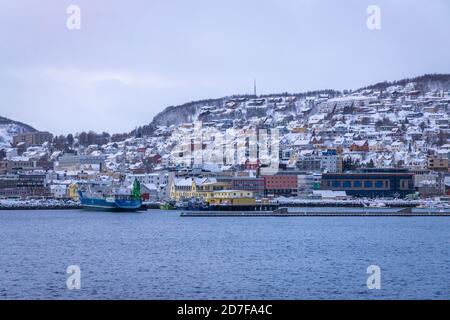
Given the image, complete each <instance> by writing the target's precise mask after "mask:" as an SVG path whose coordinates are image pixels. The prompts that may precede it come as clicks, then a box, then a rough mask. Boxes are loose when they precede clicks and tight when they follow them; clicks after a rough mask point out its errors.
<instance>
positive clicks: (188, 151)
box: [0, 75, 450, 206]
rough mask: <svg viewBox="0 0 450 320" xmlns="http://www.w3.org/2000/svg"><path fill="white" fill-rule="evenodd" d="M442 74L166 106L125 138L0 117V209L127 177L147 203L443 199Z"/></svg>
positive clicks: (449, 148)
mask: <svg viewBox="0 0 450 320" xmlns="http://www.w3.org/2000/svg"><path fill="white" fill-rule="evenodd" d="M449 79H450V76H448V75H439V76H438V75H429V76H423V77H419V78H416V79H411V80H410V81H399V82H395V83H381V84H378V85H374V86H371V87H367V88H364V89H359V90H356V91H344V92H337V91H332V90H324V91H317V92H313V93H307V94H299V95H290V94H280V95H269V96H257V95H256V88H255V94H254V95H252V96H236V97H229V98H223V99H219V100H215V101H209V100H205V101H203V102H197V103H194V104H193V105H190V106H180V107H176V108H173V107H171V108H168V111H165V112H166V113H164V112H163V113H162V114H160V115H159V118H158V117H157V118H155V119H156V120H158V121H156V120H155V121H154V122H153V123H152V124H151V125H148V126H144V127H139V128H136V129H135V130H133V131H132V132H131V133H128V134H113V135H110V134H109V133H100V134H98V133H94V132H87V133H86V132H82V133H78V134H69V135H67V136H64V135H60V136H53V135H52V134H51V133H49V132H43V131H36V130H31V129H30V128H29V127H28V126H22V124H20V123H16V122H7V121H6V120H4V121H3V122H1V121H0V126H1V129H0V134H1V133H3V135H4V136H5V137H3V138H2V139H0V143H1V144H0V198H1V200H0V205H3V206H5V205H8V204H9V203H14V201H22V202H23V201H25V200H30V201H31V200H33V199H34V200H39V199H40V201H50V200H52V201H55V200H58V201H73V202H74V203H76V202H77V201H78V193H77V190H79V189H80V188H83V187H86V186H88V185H89V186H90V187H91V188H98V189H102V188H106V187H107V186H109V185H111V184H113V183H120V184H122V185H123V186H124V187H125V188H128V190H130V192H131V188H132V184H133V182H134V181H135V180H137V181H139V182H140V185H141V189H140V190H141V197H142V200H143V201H144V203H153V204H156V203H159V204H164V203H175V202H178V203H179V202H183V201H186V200H189V199H194V198H195V199H200V200H203V201H206V202H208V203H209V204H231V205H233V204H236V205H240V204H253V203H257V202H264V201H267V202H274V201H275V202H276V201H284V202H296V201H297V202H298V201H316V202H317V201H319V202H320V201H353V202H354V201H355V200H356V201H357V200H358V199H360V200H361V199H364V200H367V201H372V202H373V201H378V203H379V200H380V199H381V200H383V199H384V200H385V201H389V200H391V201H395V200H401V201H422V202H424V201H428V200H430V201H437V202H438V203H446V202H447V199H448V198H449V197H450V173H449V161H450V141H449V137H450V136H449V132H450V117H449V114H450V90H449V87H448V86H445V85H442V83H444V84H448V83H450V82H449ZM167 112H168V113H167ZM2 119H5V118H2ZM161 119H162V120H161ZM172 120H173V121H172ZM211 132H212V133H211ZM249 132H253V133H254V134H255V139H253V137H252V136H251V135H249V134H248V133H249ZM261 132H263V133H265V136H268V137H269V138H267V139H266V140H267V141H269V143H266V142H264V141H263V142H261V140H260V139H261V137H263V136H264V134H261ZM275 132H276V138H274V137H273V136H272V137H271V138H270V136H271V134H273V133H275ZM8 133H9V134H10V137H9V136H8ZM12 133H13V134H12ZM230 133H233V134H230ZM219 136H220V139H219ZM8 139H10V141H9V140H8ZM270 140H271V141H270ZM225 145H227V146H231V147H230V148H229V150H227V152H225V153H224V152H223V150H224V149H225ZM269 169H270V170H269Z"/></svg>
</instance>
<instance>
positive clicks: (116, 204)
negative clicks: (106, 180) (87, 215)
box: [80, 198, 142, 211]
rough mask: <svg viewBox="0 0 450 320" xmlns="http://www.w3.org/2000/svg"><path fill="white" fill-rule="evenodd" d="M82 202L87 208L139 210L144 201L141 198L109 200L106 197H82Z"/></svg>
mask: <svg viewBox="0 0 450 320" xmlns="http://www.w3.org/2000/svg"><path fill="white" fill-rule="evenodd" d="M80 202H81V205H82V206H83V208H84V209H86V210H101V211H138V210H139V209H141V207H142V202H141V201H139V200H115V201H107V200H104V199H93V198H82V199H80Z"/></svg>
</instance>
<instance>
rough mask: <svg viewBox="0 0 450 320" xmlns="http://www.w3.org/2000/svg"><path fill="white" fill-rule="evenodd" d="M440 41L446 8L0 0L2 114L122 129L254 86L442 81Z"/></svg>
mask: <svg viewBox="0 0 450 320" xmlns="http://www.w3.org/2000/svg"><path fill="white" fill-rule="evenodd" d="M70 5H77V6H78V7H79V9H80V29H69V28H68V27H67V20H68V19H69V18H72V17H71V14H68V13H67V8H68V7H69V6H70ZM370 5H377V6H378V7H379V8H380V18H381V19H380V27H381V29H375V30H371V29H369V28H368V27H367V24H366V22H367V19H368V18H369V16H370V14H368V13H367V8H368V6H370ZM70 21H73V20H70ZM449 39H450V1H447V0H371V1H365V0H342V1H335V0H327V1H325V0H322V1H321V0H272V1H266V0H226V1H225V0H215V1H211V0H190V1H183V0H129V1H118V0H70V1H66V0H40V1H32V0H27V1H25V0H14V1H9V0H0V116H5V117H8V118H11V119H14V120H17V121H22V122H25V123H27V124H30V125H32V126H34V127H35V128H36V129H39V130H47V131H50V132H52V133H54V134H67V133H76V132H81V131H87V130H94V131H97V132H101V131H108V132H110V133H118V132H129V131H131V130H132V129H134V128H135V127H136V126H139V125H145V124H148V123H150V122H151V120H152V118H153V116H154V115H156V114H157V113H158V112H160V111H162V110H163V109H164V108H165V107H167V106H170V105H178V104H182V103H185V102H189V101H193V100H197V99H206V98H219V97H223V96H227V95H231V94H246V93H252V92H253V79H255V78H256V79H257V87H258V93H259V94H268V93H278V92H304V91H308V90H315V89H328V88H330V89H338V90H342V89H356V88H360V87H362V86H365V85H369V84H372V83H376V82H379V81H384V80H398V79H401V78H404V77H413V76H418V75H422V74H425V73H450V59H449V57H450V41H449Z"/></svg>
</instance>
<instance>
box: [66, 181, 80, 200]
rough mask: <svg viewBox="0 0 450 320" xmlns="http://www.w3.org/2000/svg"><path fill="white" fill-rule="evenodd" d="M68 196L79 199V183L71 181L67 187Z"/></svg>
mask: <svg viewBox="0 0 450 320" xmlns="http://www.w3.org/2000/svg"><path fill="white" fill-rule="evenodd" d="M67 196H68V197H69V198H70V199H72V200H75V201H78V184H76V183H71V184H70V185H69V186H68V187H67Z"/></svg>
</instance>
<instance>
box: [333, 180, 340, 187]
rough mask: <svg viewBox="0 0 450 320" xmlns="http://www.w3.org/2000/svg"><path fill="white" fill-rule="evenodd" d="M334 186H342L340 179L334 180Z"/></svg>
mask: <svg viewBox="0 0 450 320" xmlns="http://www.w3.org/2000/svg"><path fill="white" fill-rule="evenodd" d="M333 187H335V188H340V187H341V182H340V181H339V180H334V181H333Z"/></svg>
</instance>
